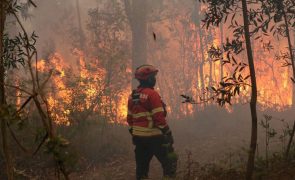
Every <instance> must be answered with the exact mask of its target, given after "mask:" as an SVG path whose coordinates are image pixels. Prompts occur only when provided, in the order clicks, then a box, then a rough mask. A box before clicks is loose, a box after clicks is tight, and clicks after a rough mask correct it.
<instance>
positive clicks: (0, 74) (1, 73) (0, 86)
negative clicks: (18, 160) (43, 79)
mask: <svg viewBox="0 0 295 180" xmlns="http://www.w3.org/2000/svg"><path fill="white" fill-rule="evenodd" d="M0 2H1V4H0V6H1V7H0V38H1V43H0V57H2V55H3V54H2V53H3V48H4V47H3V42H2V40H3V35H4V26H5V19H6V13H5V5H4V0H1V1H0ZM4 81H5V67H4V60H3V58H0V108H5V106H6V96H5V87H4ZM1 136H2V150H3V155H4V159H5V166H6V175H7V179H8V180H12V179H14V178H13V163H12V157H11V154H10V149H9V144H8V137H7V122H6V119H5V118H2V119H1Z"/></svg>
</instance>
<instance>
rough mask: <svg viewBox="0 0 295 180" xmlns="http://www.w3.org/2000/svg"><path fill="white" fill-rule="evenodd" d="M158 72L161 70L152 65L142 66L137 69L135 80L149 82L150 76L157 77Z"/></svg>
mask: <svg viewBox="0 0 295 180" xmlns="http://www.w3.org/2000/svg"><path fill="white" fill-rule="evenodd" d="M158 71H159V70H158V69H156V68H155V67H154V66H152V65H142V66H139V67H138V68H136V70H135V78H136V79H138V80H147V79H148V78H149V77H150V76H152V75H156V74H157V73H158Z"/></svg>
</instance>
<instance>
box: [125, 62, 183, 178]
mask: <svg viewBox="0 0 295 180" xmlns="http://www.w3.org/2000/svg"><path fill="white" fill-rule="evenodd" d="M157 73H158V70H157V69H156V68H155V67H154V66H152V65H142V66H140V67H138V68H137V69H136V71H135V78H136V79H137V80H138V81H139V83H140V84H139V86H138V88H137V89H136V90H133V91H132V94H131V95H130V97H129V99H128V115H127V122H128V124H129V131H130V133H131V135H132V140H133V144H134V145H135V160H136V179H137V180H140V179H146V178H148V172H149V163H150V161H151V159H152V157H153V156H156V158H157V159H158V160H159V161H160V163H161V165H162V169H163V175H164V178H174V177H175V175H176V165H177V156H176V154H175V153H174V149H173V146H172V145H173V137H172V133H171V130H170V129H169V126H168V124H167V121H166V118H165V117H166V114H167V112H166V109H165V106H166V105H165V104H164V103H163V102H162V100H161V97H160V96H159V94H158V93H157V91H155V90H154V86H155V84H156V75H157Z"/></svg>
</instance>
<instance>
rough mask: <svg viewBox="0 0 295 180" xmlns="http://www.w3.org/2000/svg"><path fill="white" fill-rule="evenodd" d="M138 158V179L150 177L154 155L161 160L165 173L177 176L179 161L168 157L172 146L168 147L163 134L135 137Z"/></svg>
mask: <svg viewBox="0 0 295 180" xmlns="http://www.w3.org/2000/svg"><path fill="white" fill-rule="evenodd" d="M133 144H134V145H135V159H136V179H137V180H140V179H142V178H147V177H148V172H149V164H150V161H151V159H152V158H153V156H156V158H157V159H158V160H159V161H160V163H161V165H162V168H163V175H164V176H168V177H175V174H176V165H177V162H176V161H175V160H172V161H171V159H169V158H168V153H171V152H172V151H171V148H170V149H167V146H165V145H163V144H164V138H163V136H156V137H137V136H134V137H133Z"/></svg>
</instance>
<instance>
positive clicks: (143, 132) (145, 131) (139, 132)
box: [132, 126, 162, 136]
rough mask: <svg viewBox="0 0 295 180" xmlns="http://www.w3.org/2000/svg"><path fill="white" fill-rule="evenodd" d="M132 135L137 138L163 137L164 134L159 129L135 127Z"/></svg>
mask: <svg viewBox="0 0 295 180" xmlns="http://www.w3.org/2000/svg"><path fill="white" fill-rule="evenodd" d="M132 134H133V135H136V136H155V135H161V134H162V132H161V130H160V129H158V128H146V127H140V126H133V127H132Z"/></svg>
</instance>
